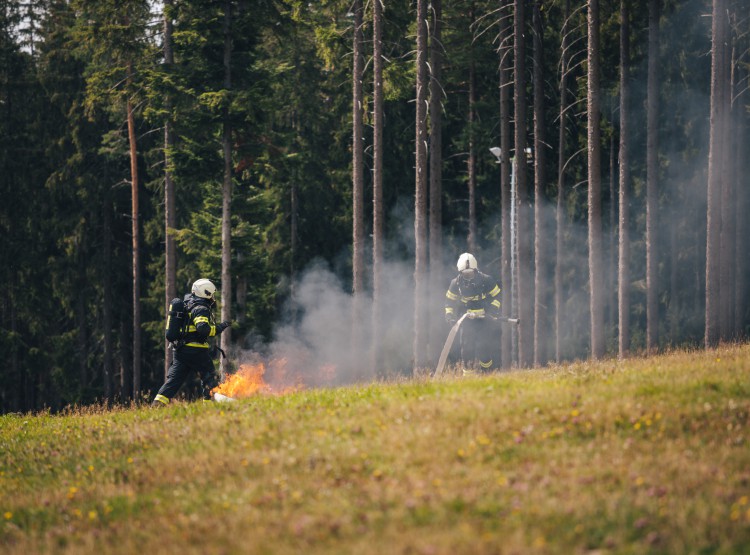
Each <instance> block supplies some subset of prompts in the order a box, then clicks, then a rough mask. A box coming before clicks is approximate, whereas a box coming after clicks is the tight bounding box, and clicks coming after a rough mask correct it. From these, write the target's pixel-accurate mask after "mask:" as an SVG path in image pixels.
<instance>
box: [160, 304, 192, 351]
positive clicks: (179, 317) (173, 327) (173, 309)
mask: <svg viewBox="0 0 750 555" xmlns="http://www.w3.org/2000/svg"><path fill="white" fill-rule="evenodd" d="M189 323H190V312H189V311H188V309H187V306H185V301H183V300H182V299H179V298H175V299H172V302H171V303H169V311H168V312H167V330H166V333H165V335H166V338H167V341H169V342H170V343H175V342H177V341H180V340H182V339H184V338H185V335H186V334H187V328H188V324H189Z"/></svg>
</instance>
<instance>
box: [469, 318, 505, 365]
mask: <svg viewBox="0 0 750 555" xmlns="http://www.w3.org/2000/svg"><path fill="white" fill-rule="evenodd" d="M499 342H500V329H499V326H498V325H497V322H495V321H494V320H490V319H487V318H477V319H475V320H471V319H468V318H467V319H466V320H464V322H463V324H461V362H462V363H463V365H464V366H465V367H467V368H475V369H476V370H479V371H482V372H487V371H489V370H490V369H491V368H492V367H493V366H495V356H496V353H495V351H496V350H497V346H498V345H499Z"/></svg>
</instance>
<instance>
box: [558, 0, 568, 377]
mask: <svg viewBox="0 0 750 555" xmlns="http://www.w3.org/2000/svg"><path fill="white" fill-rule="evenodd" d="M570 33H571V30H570V0H565V8H564V12H563V28H562V41H561V43H562V44H561V46H560V50H561V53H560V129H559V140H558V142H559V146H558V154H557V208H556V211H555V227H556V229H555V361H556V362H560V360H561V359H562V353H561V348H562V341H561V336H562V323H563V320H564V315H563V306H565V303H564V302H563V279H562V260H563V248H564V246H563V245H564V242H563V238H564V236H565V160H566V150H567V141H566V138H565V137H566V136H565V131H566V126H567V122H568V115H567V114H568V71H570V68H569V67H568V66H569V65H570V37H569V35H570Z"/></svg>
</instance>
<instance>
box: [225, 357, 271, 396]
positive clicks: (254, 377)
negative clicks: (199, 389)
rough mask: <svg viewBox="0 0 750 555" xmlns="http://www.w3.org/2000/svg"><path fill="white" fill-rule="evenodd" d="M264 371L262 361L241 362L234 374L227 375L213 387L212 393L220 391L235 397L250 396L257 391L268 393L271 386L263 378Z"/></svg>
mask: <svg viewBox="0 0 750 555" xmlns="http://www.w3.org/2000/svg"><path fill="white" fill-rule="evenodd" d="M265 373H266V365H265V364H263V363H262V362H261V363H258V364H242V365H240V369H239V370H238V371H237V372H236V373H235V374H230V375H227V379H226V381H225V382H224V383H222V384H220V385H219V386H218V387H217V388H215V389H214V390H213V391H212V393H221V394H222V395H226V396H227V397H233V398H235V399H239V398H242V397H252V396H253V395H257V394H258V393H268V392H270V391H271V388H270V387H269V385H268V384H267V383H266V382H265V381H264V380H263V375H264V374H265Z"/></svg>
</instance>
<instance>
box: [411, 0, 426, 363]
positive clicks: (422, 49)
mask: <svg viewBox="0 0 750 555" xmlns="http://www.w3.org/2000/svg"><path fill="white" fill-rule="evenodd" d="M428 86H429V81H428V77H427V0H417V90H416V94H417V102H416V138H415V147H416V164H415V166H416V176H415V181H416V184H415V194H414V241H415V257H414V370H415V371H416V370H417V369H420V368H424V367H425V366H426V363H427V356H426V351H427V349H426V344H427V341H426V339H427V337H426V336H427V333H426V330H427V317H426V316H427V315H426V310H425V308H426V299H425V293H426V278H427V87H428Z"/></svg>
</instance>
